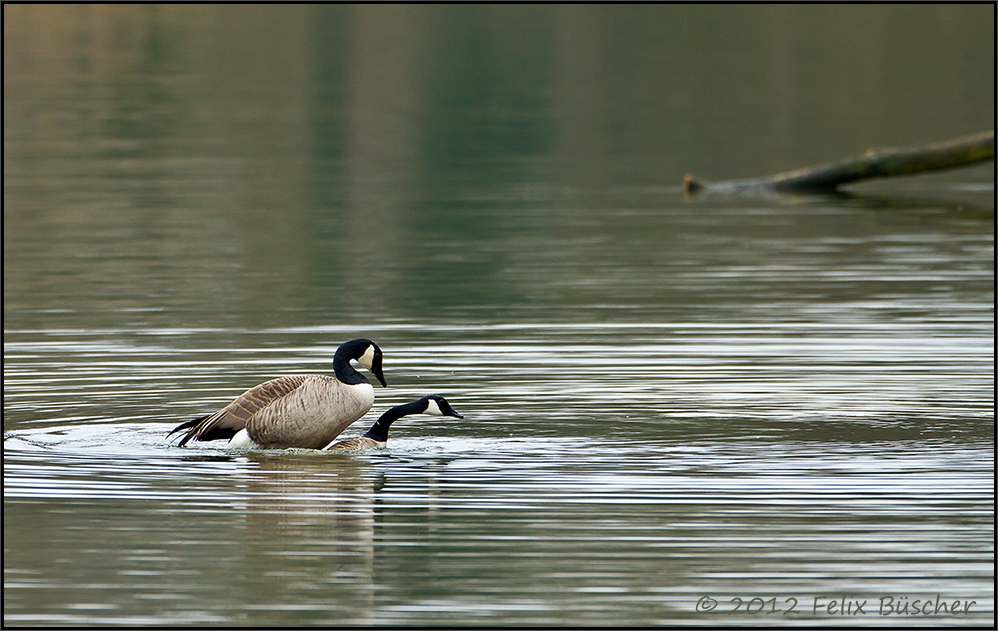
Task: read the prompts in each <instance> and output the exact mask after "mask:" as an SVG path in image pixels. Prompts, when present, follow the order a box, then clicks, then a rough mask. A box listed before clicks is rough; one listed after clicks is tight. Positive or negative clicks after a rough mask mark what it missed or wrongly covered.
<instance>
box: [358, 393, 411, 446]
mask: <svg viewBox="0 0 998 631" xmlns="http://www.w3.org/2000/svg"><path fill="white" fill-rule="evenodd" d="M425 411H426V403H425V402H423V401H413V402H412V403H406V404H405V405H397V406H395V407H393V408H392V409H390V410H388V411H387V412H385V413H384V414H382V415H381V418H379V419H378V420H377V421H376V422H375V423H374V427H372V428H371V429H369V430H368V431H367V433H366V434H364V436H366V437H367V438H370V439H371V440H376V441H378V442H382V443H383V442H387V441H388V428H389V427H391V426H392V423H394V422H395V421H397V420H399V419H400V418H402V417H403V416H408V415H409V414H420V413H422V412H425Z"/></svg>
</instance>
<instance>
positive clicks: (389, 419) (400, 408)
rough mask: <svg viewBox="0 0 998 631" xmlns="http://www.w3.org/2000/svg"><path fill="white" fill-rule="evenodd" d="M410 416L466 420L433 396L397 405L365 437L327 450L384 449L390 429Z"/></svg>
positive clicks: (448, 404)
mask: <svg viewBox="0 0 998 631" xmlns="http://www.w3.org/2000/svg"><path fill="white" fill-rule="evenodd" d="M410 414H432V415H434V416H453V417H456V418H464V417H463V416H461V415H460V414H458V413H457V412H455V411H454V408H452V407H451V406H450V403H448V402H447V399H445V398H443V397H442V396H440V395H438V394H431V395H429V396H426V397H423V398H422V399H419V400H418V401H413V402H412V403H406V404H405V405H396V406H395V407H393V408H392V409H390V410H388V411H387V412H385V413H384V414H382V415H381V418H379V419H378V420H377V421H376V422H375V423H374V427H372V428H371V429H369V430H368V431H367V433H366V434H364V435H363V436H358V437H357V438H348V439H347V440H343V441H340V442H338V443H336V444H335V445H330V446H329V447H327V448H326V449H327V450H329V451H339V450H348V451H356V450H360V449H374V448H377V447H384V446H386V445H387V444H388V428H389V427H391V425H392V423H394V422H395V421H397V420H399V419H400V418H402V417H403V416H408V415H410Z"/></svg>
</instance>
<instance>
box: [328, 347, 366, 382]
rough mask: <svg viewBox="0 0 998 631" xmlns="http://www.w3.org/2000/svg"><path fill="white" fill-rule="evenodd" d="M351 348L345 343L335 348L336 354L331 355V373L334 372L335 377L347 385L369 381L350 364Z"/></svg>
mask: <svg viewBox="0 0 998 631" xmlns="http://www.w3.org/2000/svg"><path fill="white" fill-rule="evenodd" d="M352 350H353V349H351V348H349V347H347V345H346V344H344V345H343V346H341V347H339V348H338V349H336V354H335V355H333V373H335V374H336V378H337V379H339V380H340V381H342V382H343V383H345V384H347V385H348V386H355V385H357V384H358V383H371V382H370V381H368V380H367V378H366V377H365V376H364V375H362V374H360V373H359V372H357V371H356V370H355V369H354V367H353V366H351V365H350V359H351V357H350V355H351V351H352Z"/></svg>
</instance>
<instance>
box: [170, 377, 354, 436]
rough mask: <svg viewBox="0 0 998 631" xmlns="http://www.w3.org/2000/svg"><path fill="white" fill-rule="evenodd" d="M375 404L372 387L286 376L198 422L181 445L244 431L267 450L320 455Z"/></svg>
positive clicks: (242, 396) (332, 379) (265, 384)
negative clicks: (309, 451)
mask: <svg viewBox="0 0 998 631" xmlns="http://www.w3.org/2000/svg"><path fill="white" fill-rule="evenodd" d="M373 404H374V388H373V387H372V386H371V384H369V383H358V384H354V385H347V384H344V383H342V382H340V381H338V380H337V379H335V378H334V377H328V376H326V375H288V376H286V377H278V378H277V379H271V380H270V381H266V382H264V383H261V384H260V385H258V386H254V387H252V388H250V389H249V390H247V391H246V392H244V393H242V394H241V395H239V396H238V397H237V398H236V399H235V400H234V401H233V402H232V403H230V404H228V405H226V406H225V407H224V408H222V409H221V410H219V411H218V412H215V413H214V414H212V415H210V416H207V417H204V418H203V419H199V420H198V422H197V423H196V424H195V425H193V426H192V427H193V428H194V429H193V431H192V432H190V433H188V434H187V435H186V436H184V438H183V439H182V440H181V441H180V445H184V444H186V443H187V441H189V440H191V439H194V440H214V439H216V438H232V437H235V436H236V435H237V434H238V433H239V432H240V431H241V430H244V429H245V430H246V434H247V436H248V438H249V439H250V440H252V441H253V443H255V444H256V445H257V446H259V447H263V448H264V449H271V448H299V449H322V448H323V447H325V446H326V445H328V444H329V443H331V442H332V441H333V439H334V438H336V437H337V436H339V435H340V433H341V432H342V431H343V430H344V429H346V428H347V426H349V425H350V424H351V423H353V422H354V421H356V420H357V419H359V418H360V417H362V416H363V415H364V414H365V413H367V411H368V410H370V409H371V406H372V405H373Z"/></svg>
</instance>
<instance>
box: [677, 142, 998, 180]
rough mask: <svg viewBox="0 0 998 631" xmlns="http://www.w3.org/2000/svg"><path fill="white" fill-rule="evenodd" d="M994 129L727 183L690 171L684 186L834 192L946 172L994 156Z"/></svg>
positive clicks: (877, 150) (875, 151) (870, 151)
mask: <svg viewBox="0 0 998 631" xmlns="http://www.w3.org/2000/svg"><path fill="white" fill-rule="evenodd" d="M994 157H995V132H994V130H992V131H988V132H984V133H982V134H975V135H973V136H964V137H963V138H956V139H953V140H947V141H945V142H939V143H935V144H930V145H923V146H920V147H912V148H909V149H870V150H868V151H867V152H866V153H864V154H863V155H862V156H859V157H857V158H852V159H849V160H843V161H841V162H830V163H828V164H820V165H817V166H812V167H804V168H802V169H796V170H793V171H786V172H784V173H777V174H776V175H770V176H767V177H760V178H753V179H748V180H731V181H727V182H706V181H703V180H700V179H698V178H696V177H694V176H693V175H691V174H689V173H687V174H686V175H685V176H684V177H683V191H684V192H685V193H687V194H693V193H699V192H701V191H708V192H720V193H737V192H743V191H759V192H765V191H774V192H781V193H782V192H804V193H822V192H833V191H835V190H836V189H837V188H838V187H839V186H841V185H842V184H848V183H850V182H858V181H860V180H867V179H870V178H877V177H892V176H895V175H913V174H915V173H923V172H925V171H942V170H944V169H953V168H956V167H962V166H969V165H971V164H977V163H978V162H984V161H986V160H994Z"/></svg>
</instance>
